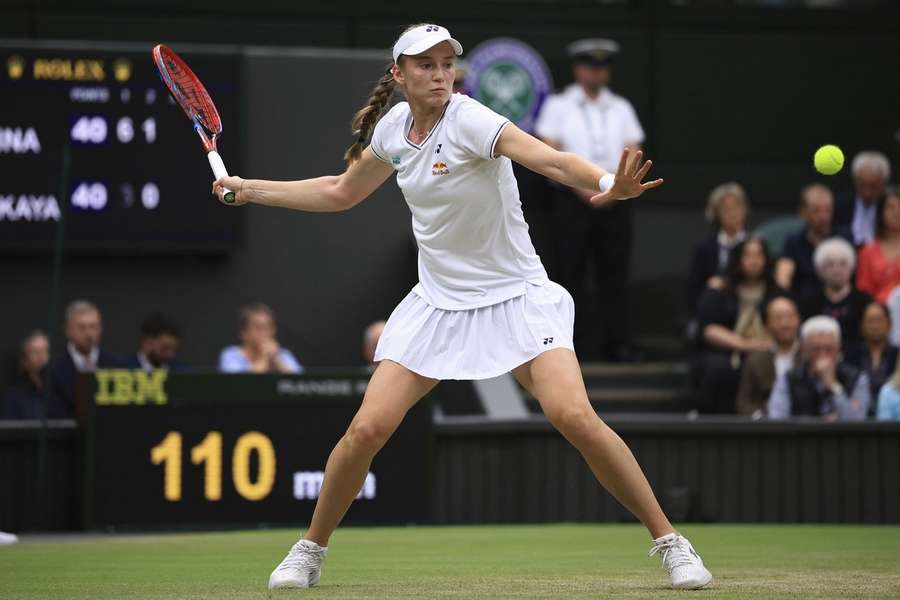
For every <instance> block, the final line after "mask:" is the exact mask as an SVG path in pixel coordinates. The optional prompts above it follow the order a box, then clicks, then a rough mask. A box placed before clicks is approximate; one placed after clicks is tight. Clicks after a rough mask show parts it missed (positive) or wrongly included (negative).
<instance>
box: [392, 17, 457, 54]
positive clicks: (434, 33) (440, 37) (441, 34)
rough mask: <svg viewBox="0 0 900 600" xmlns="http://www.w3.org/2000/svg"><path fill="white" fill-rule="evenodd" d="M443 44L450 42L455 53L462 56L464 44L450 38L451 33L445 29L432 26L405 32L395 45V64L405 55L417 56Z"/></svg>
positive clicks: (419, 27)
mask: <svg viewBox="0 0 900 600" xmlns="http://www.w3.org/2000/svg"><path fill="white" fill-rule="evenodd" d="M441 42H449V43H450V46H451V47H452V48H453V53H454V54H456V55H457V56H459V55H460V54H462V51H463V48H462V44H460V43H459V42H458V41H456V40H454V39H453V38H452V37H451V36H450V32H449V31H447V30H446V29H444V28H443V27H440V26H438V25H430V24H429V25H419V26H418V27H414V28H412V29H410V30H409V31H406V32H404V33H403V35H401V36H400V38H399V39H398V40H397V43H395V44H394V51H393V57H394V62H397V61H398V60H399V59H400V56H401V55H403V54H407V55H409V56H415V55H416V54H420V53H422V52H425V51H426V50H428V49H429V48H431V47H432V46H436V45H437V44H440V43H441Z"/></svg>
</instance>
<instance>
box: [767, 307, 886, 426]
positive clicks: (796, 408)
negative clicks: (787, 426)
mask: <svg viewBox="0 0 900 600" xmlns="http://www.w3.org/2000/svg"><path fill="white" fill-rule="evenodd" d="M840 355H841V326H840V325H838V322H837V321H835V320H834V319H832V318H831V317H826V316H822V315H820V316H817V317H813V318H811V319H808V320H807V321H806V322H804V323H803V326H802V327H801V328H800V362H799V364H797V365H796V366H794V368H793V369H791V370H790V371H788V372H787V373H785V374H784V375H783V376H781V377H779V378H778V379H776V381H775V387H774V388H772V395H771V396H770V397H769V405H768V414H769V417H770V418H772V419H785V418H787V417H792V416H816V417H822V418H824V419H825V420H826V421H861V420H863V419H865V418H866V413H867V411H868V409H869V401H870V398H871V396H870V395H869V378H868V377H867V376H866V374H865V373H864V372H862V371H860V370H859V369H857V368H856V367H854V366H852V365H850V364H848V363H846V362H841V360H840Z"/></svg>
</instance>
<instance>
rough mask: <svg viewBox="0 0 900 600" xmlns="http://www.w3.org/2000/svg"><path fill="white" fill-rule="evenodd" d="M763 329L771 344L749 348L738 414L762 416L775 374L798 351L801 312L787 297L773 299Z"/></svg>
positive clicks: (790, 363)
mask: <svg viewBox="0 0 900 600" xmlns="http://www.w3.org/2000/svg"><path fill="white" fill-rule="evenodd" d="M765 318H766V329H767V330H768V331H769V335H771V336H772V347H771V348H770V349H768V350H760V351H757V352H751V353H750V354H749V355H748V356H747V360H746V362H745V363H744V370H743V372H742V373H741V384H740V387H739V388H738V394H737V400H736V402H735V405H736V407H737V412H738V414H741V415H748V416H752V417H754V418H757V419H758V418H762V417H763V416H765V411H766V402H768V400H769V394H771V393H772V386H774V385H775V378H776V377H777V376H779V375H782V374H784V373H786V372H787V371H789V370H790V369H791V368H792V367H793V365H794V357H795V355H796V353H797V345H798V344H797V334H798V333H799V331H800V313H799V311H798V310H797V305H796V304H794V301H793V300H791V299H790V298H787V297H784V296H781V297H777V298H775V299H773V300H772V301H771V302H769V304H768V306H766V310H765Z"/></svg>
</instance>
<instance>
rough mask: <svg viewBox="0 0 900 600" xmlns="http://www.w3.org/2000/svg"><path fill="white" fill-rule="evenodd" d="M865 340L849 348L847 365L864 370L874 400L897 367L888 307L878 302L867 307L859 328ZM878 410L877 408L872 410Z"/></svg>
mask: <svg viewBox="0 0 900 600" xmlns="http://www.w3.org/2000/svg"><path fill="white" fill-rule="evenodd" d="M860 331H861V333H862V340H861V341H858V342H857V343H856V344H854V345H853V346H851V347H848V348H847V362H848V363H850V364H851V365H853V366H854V367H856V368H857V369H861V370H862V371H863V372H864V373H865V374H866V375H867V376H868V378H869V391H870V392H871V397H872V398H877V397H878V390H880V389H881V386H883V385H884V383H885V382H886V381H887V380H888V379H889V378H890V377H891V375H892V374H893V372H894V367H895V366H896V365H897V347H896V346H893V345H891V343H890V341H889V340H888V336H889V334H890V331H891V316H890V314H888V310H887V307H886V306H885V305H883V304H881V303H879V302H875V301H872V302H869V304H868V305H866V307H865V310H864V312H863V316H862V324H861V326H860ZM871 408H872V410H874V409H875V407H874V406H872V407H871Z"/></svg>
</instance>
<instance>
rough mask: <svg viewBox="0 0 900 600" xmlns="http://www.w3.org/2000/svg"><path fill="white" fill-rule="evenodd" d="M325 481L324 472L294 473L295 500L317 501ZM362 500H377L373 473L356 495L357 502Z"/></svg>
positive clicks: (368, 475)
mask: <svg viewBox="0 0 900 600" xmlns="http://www.w3.org/2000/svg"><path fill="white" fill-rule="evenodd" d="M323 479H325V472H324V471H297V472H296V473H294V499H296V500H315V499H316V498H318V497H319V492H320V491H321V490H322V480H323ZM362 498H365V499H366V500H374V499H375V473H373V472H372V471H369V473H368V474H367V475H366V481H365V483H363V486H362V489H361V490H359V493H358V494H357V495H356V499H357V500H360V499H362Z"/></svg>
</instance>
